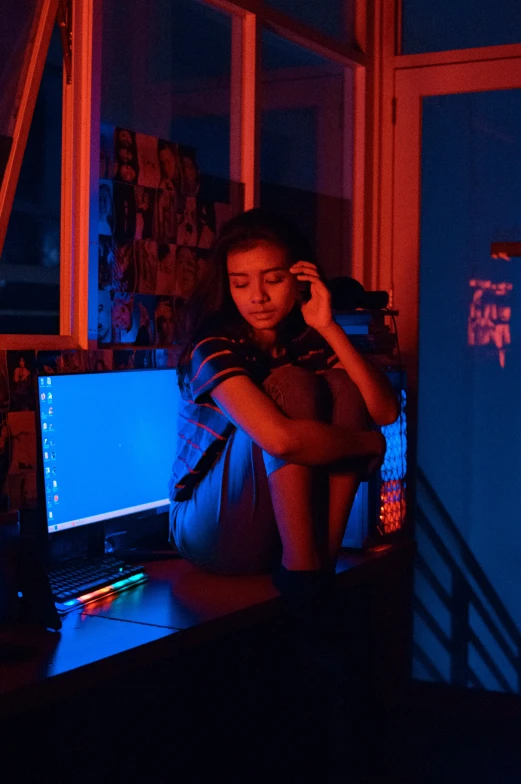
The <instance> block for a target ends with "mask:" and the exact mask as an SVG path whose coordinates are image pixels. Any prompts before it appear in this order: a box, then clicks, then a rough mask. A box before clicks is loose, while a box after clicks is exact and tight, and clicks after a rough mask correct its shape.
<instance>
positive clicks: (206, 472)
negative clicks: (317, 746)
mask: <svg viewBox="0 0 521 784" xmlns="http://www.w3.org/2000/svg"><path fill="white" fill-rule="evenodd" d="M183 315H184V335H185V341H186V343H185V348H184V351H183V353H182V355H181V357H180V362H179V366H178V376H179V383H180V388H181V401H180V404H179V425H178V442H177V443H178V446H177V450H178V451H177V458H176V460H175V463H174V466H173V472H172V477H171V481H170V497H171V513H170V525H171V537H172V539H173V540H174V541H175V544H176V545H177V547H178V549H179V551H180V552H181V554H182V555H184V556H185V557H186V558H187V559H189V560H191V561H193V562H194V563H196V564H198V565H199V566H201V567H203V568H204V569H207V570H210V571H213V572H217V573H222V574H247V573H255V572H263V571H265V572H269V571H274V572H275V573H276V585H277V586H278V587H279V588H281V590H282V591H283V592H285V593H288V592H289V593H291V592H292V591H293V587H294V590H295V591H296V592H297V593H298V592H299V591H301V590H302V589H303V586H306V585H313V586H314V587H312V588H311V589H310V590H311V592H313V591H314V590H315V589H316V586H317V585H318V584H320V582H321V579H322V576H324V575H330V574H331V573H332V571H333V570H334V565H335V563H336V559H337V556H338V552H339V549H340V546H341V542H342V539H343V536H344V529H345V526H346V521H347V519H348V516H349V512H350V509H351V506H352V503H353V500H354V497H355V494H356V491H357V488H358V485H359V482H360V479H361V478H363V477H366V476H367V475H368V473H369V472H371V471H372V470H374V469H375V468H376V467H377V466H378V465H379V464H380V462H381V460H382V459H383V455H384V453H385V439H384V438H383V436H382V435H381V433H380V432H378V431H377V430H376V429H375V428H374V424H376V425H385V424H389V423H391V422H393V421H394V420H395V419H396V418H397V416H398V413H399V410H398V401H397V398H396V395H395V393H394V391H393V389H392V387H391V385H390V383H389V381H388V379H387V378H386V376H385V375H384V374H383V373H382V372H381V371H380V370H378V369H377V368H376V367H374V366H373V365H372V364H371V363H370V362H369V361H368V360H367V359H365V358H364V357H363V356H361V355H360V354H358V352H357V351H356V350H355V349H354V348H353V346H352V345H351V343H350V342H349V339H348V338H347V337H346V335H345V333H344V332H343V330H342V329H341V328H340V327H339V326H338V325H337V324H336V323H335V322H334V320H333V316H332V311H331V304H330V294H329V291H328V289H327V287H326V285H325V283H324V280H323V276H322V274H321V272H320V269H319V267H318V264H317V263H316V261H315V260H314V259H313V255H312V252H311V250H310V248H309V246H308V244H307V242H306V240H305V239H304V238H303V236H302V235H301V234H300V232H299V231H298V230H297V229H296V228H295V227H294V226H293V225H292V224H290V223H289V222H288V221H286V219H283V218H282V217H280V216H278V215H275V214H271V213H268V212H265V211H263V210H259V209H255V210H250V211H248V212H245V213H243V214H241V215H239V216H238V217H236V218H233V219H232V220H230V221H229V222H228V223H227V224H226V225H225V226H224V227H223V228H222V230H221V232H220V234H219V236H218V237H217V240H216V242H215V244H214V247H213V249H212V252H211V258H210V261H209V265H208V272H207V274H206V275H205V278H204V280H202V281H201V283H200V284H199V287H198V289H197V290H196V292H195V293H194V295H193V296H192V298H191V299H190V300H189V301H188V303H187V305H186V306H185V308H184V309H183Z"/></svg>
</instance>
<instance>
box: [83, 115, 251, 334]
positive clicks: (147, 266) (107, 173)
mask: <svg viewBox="0 0 521 784" xmlns="http://www.w3.org/2000/svg"><path fill="white" fill-rule="evenodd" d="M226 186H229V183H226ZM230 190H231V189H230V188H229V187H223V185H222V184H221V186H220V188H219V187H217V189H216V187H215V183H212V185H211V187H210V189H209V191H210V192H214V193H217V192H219V193H220V194H221V195H224V194H225V193H226V194H227V195H229V193H230ZM208 195H209V194H208V189H207V192H206V193H203V177H202V175H201V172H200V169H199V165H198V162H197V154H196V150H195V149H194V148H193V147H189V146H187V145H182V144H177V143H175V142H173V141H170V140H165V139H160V138H158V137H154V136H149V135H146V134H142V133H139V132H137V131H135V130H132V129H128V128H120V127H114V126H108V125H102V128H101V146H100V185H99V224H98V234H99V264H98V344H99V345H100V346H101V345H105V346H107V345H114V346H117V345H122V346H125V345H132V346H161V347H167V346H170V345H172V346H173V345H175V340H176V317H177V316H178V314H179V310H180V308H182V306H183V304H184V302H186V300H187V299H188V298H189V297H190V296H191V295H192V293H193V291H194V289H195V287H196V286H197V284H198V282H199V281H200V280H201V279H202V277H204V275H205V272H206V268H207V263H208V262H207V259H208V252H209V249H210V248H211V246H212V244H213V241H214V238H215V236H216V233H217V232H218V231H219V228H220V226H221V225H222V224H223V223H224V222H226V221H227V220H229V218H230V217H231V216H232V214H233V212H234V209H235V211H237V208H236V207H235V208H234V207H233V205H232V204H231V200H230V199H229V200H228V202H226V201H221V202H219V201H216V200H215V199H212V198H209V197H208Z"/></svg>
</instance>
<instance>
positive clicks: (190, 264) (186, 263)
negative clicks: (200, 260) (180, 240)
mask: <svg viewBox="0 0 521 784" xmlns="http://www.w3.org/2000/svg"><path fill="white" fill-rule="evenodd" d="M196 284H197V259H196V256H195V251H194V250H193V249H192V248H188V247H186V246H185V245H179V246H178V247H177V252H176V268H175V293H176V295H177V296H178V297H182V298H183V299H188V298H189V297H191V295H192V294H193V291H194V289H195V286H196Z"/></svg>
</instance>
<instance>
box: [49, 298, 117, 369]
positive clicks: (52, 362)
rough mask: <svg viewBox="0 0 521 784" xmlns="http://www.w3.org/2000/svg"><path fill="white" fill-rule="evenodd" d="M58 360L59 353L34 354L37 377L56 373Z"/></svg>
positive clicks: (59, 358) (59, 357)
mask: <svg viewBox="0 0 521 784" xmlns="http://www.w3.org/2000/svg"><path fill="white" fill-rule="evenodd" d="M109 298H110V295H109ZM58 360H59V361H60V362H61V352H60V351H38V352H37V353H36V368H37V374H38V375H39V376H52V375H53V374H54V373H57V372H58V369H57V363H58Z"/></svg>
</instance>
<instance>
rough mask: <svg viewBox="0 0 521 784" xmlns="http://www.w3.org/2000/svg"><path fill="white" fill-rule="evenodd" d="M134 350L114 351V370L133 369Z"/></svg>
mask: <svg viewBox="0 0 521 784" xmlns="http://www.w3.org/2000/svg"><path fill="white" fill-rule="evenodd" d="M133 369H134V352H133V351H132V350H131V349H123V350H119V351H114V370H133Z"/></svg>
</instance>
